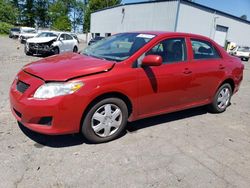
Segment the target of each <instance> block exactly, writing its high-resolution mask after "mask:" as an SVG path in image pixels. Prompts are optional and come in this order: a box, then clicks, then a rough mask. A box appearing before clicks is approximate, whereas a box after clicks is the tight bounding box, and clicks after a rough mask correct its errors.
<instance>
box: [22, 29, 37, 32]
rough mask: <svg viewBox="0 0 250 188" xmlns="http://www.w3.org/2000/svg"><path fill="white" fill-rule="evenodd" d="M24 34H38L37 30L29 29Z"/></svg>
mask: <svg viewBox="0 0 250 188" xmlns="http://www.w3.org/2000/svg"><path fill="white" fill-rule="evenodd" d="M23 33H36V30H34V29H27V30H23Z"/></svg>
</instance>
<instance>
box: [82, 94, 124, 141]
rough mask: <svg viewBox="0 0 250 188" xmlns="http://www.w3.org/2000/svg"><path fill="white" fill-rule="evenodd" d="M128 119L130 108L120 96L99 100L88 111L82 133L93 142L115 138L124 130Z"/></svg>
mask: <svg viewBox="0 0 250 188" xmlns="http://www.w3.org/2000/svg"><path fill="white" fill-rule="evenodd" d="M127 119H128V108H127V105H126V104H125V102H124V101H123V100H121V99H119V98H107V99H103V100H101V101H99V102H97V103H96V104H95V105H93V106H92V108H91V109H90V110H89V111H88V112H87V114H86V116H85V118H84V120H83V124H82V134H83V136H84V137H85V138H86V139H87V140H88V141H90V142H91V143H102V142H107V141H111V140H114V139H115V138H117V137H119V136H120V134H121V133H122V131H123V130H124V128H125V126H126V124H127Z"/></svg>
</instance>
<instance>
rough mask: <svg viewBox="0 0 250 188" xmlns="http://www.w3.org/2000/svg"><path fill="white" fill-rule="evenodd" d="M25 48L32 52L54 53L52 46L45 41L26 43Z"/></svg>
mask: <svg viewBox="0 0 250 188" xmlns="http://www.w3.org/2000/svg"><path fill="white" fill-rule="evenodd" d="M26 50H27V51H29V52H30V53H32V54H50V53H54V51H53V46H51V45H49V44H46V43H26Z"/></svg>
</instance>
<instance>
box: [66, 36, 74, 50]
mask: <svg viewBox="0 0 250 188" xmlns="http://www.w3.org/2000/svg"><path fill="white" fill-rule="evenodd" d="M65 43H66V45H67V51H70V52H72V51H73V48H74V45H75V40H74V38H73V37H72V36H71V35H68V34H65Z"/></svg>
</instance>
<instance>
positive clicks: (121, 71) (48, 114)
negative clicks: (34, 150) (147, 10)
mask: <svg viewBox="0 0 250 188" xmlns="http://www.w3.org/2000/svg"><path fill="white" fill-rule="evenodd" d="M61 35H62V34H61ZM58 37H59V36H58ZM59 38H60V37H59ZM60 40H62V39H60ZM243 69H244V65H243V64H242V63H241V61H240V59H238V58H236V57H233V56H231V55H229V54H228V53H227V52H226V51H225V50H224V49H223V48H222V47H220V46H219V45H218V44H216V43H215V42H214V41H212V40H211V39H209V38H207V37H203V36H200V35H193V34H185V33H165V32H140V33H138V32H131V33H120V34H116V35H113V36H111V37H108V38H107V39H105V40H101V41H99V42H97V43H96V44H95V45H91V46H89V47H87V48H86V49H85V50H84V51H83V52H82V53H81V54H78V53H65V54H61V55H57V56H52V57H49V58H44V59H41V60H39V61H37V62H34V63H31V64H28V65H26V66H24V67H23V68H22V70H21V71H20V72H19V73H18V74H17V76H16V77H15V80H14V81H13V83H12V86H11V89H10V104H11V105H10V106H11V110H12V112H13V114H14V116H15V118H16V119H17V120H18V121H19V122H20V123H21V124H23V125H24V126H26V127H27V128H29V129H31V130H33V131H37V132H40V133H44V134H52V135H53V134H68V133H77V132H79V131H80V132H81V133H82V134H83V135H84V137H85V138H87V139H88V140H89V141H90V142H93V143H101V142H107V141H110V140H113V139H115V138H117V137H119V135H121V133H122V132H123V131H124V130H125V126H126V123H127V121H135V120H138V119H142V118H146V117H150V116H155V115H159V114H164V113H169V112H174V111H178V110H183V109H187V108H193V107H197V106H203V105H208V107H209V109H210V111H212V112H214V113H221V112H224V111H225V110H226V108H227V107H228V106H229V104H230V100H231V97H232V95H233V94H234V93H236V92H237V91H238V90H239V87H240V83H241V81H242V79H243Z"/></svg>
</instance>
